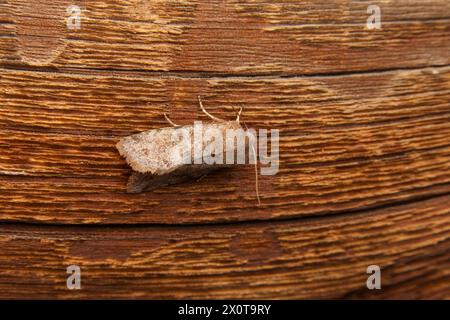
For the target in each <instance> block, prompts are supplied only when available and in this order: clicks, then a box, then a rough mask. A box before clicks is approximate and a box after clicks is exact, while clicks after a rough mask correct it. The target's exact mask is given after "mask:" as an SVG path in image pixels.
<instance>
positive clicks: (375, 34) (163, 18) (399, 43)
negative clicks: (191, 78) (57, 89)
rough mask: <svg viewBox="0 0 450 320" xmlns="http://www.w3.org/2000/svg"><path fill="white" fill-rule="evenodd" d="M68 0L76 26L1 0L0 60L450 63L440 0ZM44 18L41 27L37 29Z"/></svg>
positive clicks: (213, 67)
mask: <svg viewBox="0 0 450 320" xmlns="http://www.w3.org/2000/svg"><path fill="white" fill-rule="evenodd" d="M74 3H77V4H79V5H80V7H81V8H83V12H82V20H81V23H82V25H81V28H80V29H76V30H71V29H67V28H66V27H65V24H66V18H67V16H68V15H67V14H66V13H65V8H66V7H67V1H62V0H60V1H58V2H57V4H56V5H55V4H54V1H51V0H46V1H40V2H36V3H35V4H33V5H32V6H31V7H30V5H29V4H28V1H24V0H8V2H7V3H6V4H3V5H2V11H3V16H4V19H3V20H4V26H3V27H2V29H4V30H3V31H2V33H3V36H4V38H5V41H2V42H3V45H2V46H0V59H1V61H3V63H6V64H13V65H23V64H25V65H29V64H32V65H43V66H46V67H50V66H51V67H56V68H67V67H75V68H82V69H86V68H89V69H110V70H111V69H113V70H130V69H131V70H146V71H182V72H207V73H211V72H212V73H222V74H230V73H233V74H267V73H274V74H316V73H330V72H349V71H357V70H358V71H362V70H373V69H390V68H407V67H417V66H427V65H445V64H449V63H450V60H449V59H450V57H449V55H448V52H449V51H450V43H449V41H448V38H449V37H450V24H449V21H450V5H449V3H448V1H446V0H433V1H431V3H430V2H428V1H427V2H426V3H419V2H418V1H417V2H414V3H411V2H410V1H407V0H402V1H396V2H395V4H394V3H393V2H391V1H348V0H347V1H345V0H333V1H327V3H326V4H320V3H319V2H318V1H313V0H308V1H301V2H299V3H291V2H282V1H280V2H276V3H272V1H267V0H262V1H260V0H256V1H241V0H236V1H226V2H225V1H218V0H217V1H204V0H200V1H198V0H197V1H189V2H187V1H184V0H176V1H143V0H134V1H117V0H107V1H94V0H85V1H74ZM369 4H379V5H380V6H381V7H382V8H383V11H382V18H383V25H382V30H368V29H367V28H366V27H365V26H366V20H367V18H368V17H369V14H368V13H367V12H366V11H367V7H368V6H369ZM26 8H28V9H26ZM33 12H35V13H33ZM37 12H39V14H37ZM42 16H45V18H41V17H42ZM43 21H44V22H45V24H44V26H45V25H47V26H48V28H47V29H46V30H47V31H45V32H38V30H39V29H40V28H39V27H40V26H42V23H43ZM0 30H1V29H0ZM36 38H38V40H36ZM46 49H47V50H46Z"/></svg>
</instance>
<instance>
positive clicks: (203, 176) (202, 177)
mask: <svg viewBox="0 0 450 320" xmlns="http://www.w3.org/2000/svg"><path fill="white" fill-rule="evenodd" d="M207 175H208V173H205V174H204V175H202V176H201V177H200V178H198V179H197V180H196V182H199V181H201V180H203V179H204V178H205V177H206V176H207Z"/></svg>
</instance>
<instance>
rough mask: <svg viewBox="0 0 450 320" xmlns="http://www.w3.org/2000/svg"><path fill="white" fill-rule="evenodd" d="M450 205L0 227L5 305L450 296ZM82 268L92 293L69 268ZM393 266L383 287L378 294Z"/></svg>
mask: <svg viewBox="0 0 450 320" xmlns="http://www.w3.org/2000/svg"><path fill="white" fill-rule="evenodd" d="M448 203H450V196H448V195H447V196H442V197H436V198H432V199H428V200H424V201H420V202H414V203H409V204H402V205H399V206H394V207H390V208H384V209H379V210H375V211H368V212H363V213H358V214H355V213H354V214H350V213H346V214H344V215H342V216H336V217H328V218H320V219H313V220H309V219H301V220H293V221H284V222H261V223H252V224H234V225H224V226H185V227H142V228H136V227H128V228H124V227H114V228H103V227H101V228H100V227H93V228H79V227H48V226H40V227H35V226H34V227H32V226H15V225H1V226H0V245H1V247H2V250H0V265H1V266H2V268H1V271H0V273H1V277H0V298H8V297H11V296H14V297H16V298H54V297H57V298H94V297H95V298H127V299H128V298H160V299H164V298H204V299H205V298H234V299H239V298H272V299H274V298H275V299H282V298H342V297H347V298H361V297H364V298H396V299H399V298H414V299H423V298H426V299H430V298H435V299H448V298H450V296H449V292H450V290H449V289H450V281H448V280H449V278H450V268H449V267H450V250H449V249H450V207H449V206H448ZM73 264H75V265H78V266H80V267H81V286H82V289H81V290H68V289H66V277H67V276H68V275H67V274H66V268H67V266H69V265H73ZM373 264H375V265H378V266H380V267H381V277H382V281H381V285H382V290H379V291H377V290H374V291H369V290H367V288H366V279H367V277H368V275H367V274H366V268H367V266H369V265H373Z"/></svg>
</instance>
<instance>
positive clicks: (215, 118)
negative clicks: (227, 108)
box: [197, 96, 225, 122]
mask: <svg viewBox="0 0 450 320" xmlns="http://www.w3.org/2000/svg"><path fill="white" fill-rule="evenodd" d="M197 98H198V103H199V104H200V108H201V109H202V111H203V112H204V113H205V114H206V115H207V116H208V117H210V118H211V119H213V120H216V121H219V122H225V121H224V120H222V119H219V118H217V117H214V116H213V115H212V114H210V113H209V112H208V111H206V110H205V108H204V107H203V103H202V99H200V96H197Z"/></svg>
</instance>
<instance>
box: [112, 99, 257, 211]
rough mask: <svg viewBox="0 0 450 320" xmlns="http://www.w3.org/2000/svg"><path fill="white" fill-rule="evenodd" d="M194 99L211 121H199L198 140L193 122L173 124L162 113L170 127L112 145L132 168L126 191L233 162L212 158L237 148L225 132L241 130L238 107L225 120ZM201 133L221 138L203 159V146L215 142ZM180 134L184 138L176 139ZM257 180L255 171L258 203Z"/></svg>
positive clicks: (153, 186) (178, 179)
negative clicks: (236, 112) (220, 143)
mask: <svg viewBox="0 0 450 320" xmlns="http://www.w3.org/2000/svg"><path fill="white" fill-rule="evenodd" d="M198 102H199V105H200V108H201V110H202V111H203V112H204V113H205V114H206V115H207V116H208V117H209V118H210V119H211V120H212V121H211V122H207V123H203V124H202V133H201V134H202V136H201V137H200V138H201V139H196V138H198V132H197V131H196V126H195V125H186V126H179V125H176V124H175V123H173V122H172V121H171V120H170V118H169V117H168V116H167V114H164V116H165V118H166V120H167V121H168V122H169V123H170V124H171V127H165V128H160V129H153V130H148V131H144V132H141V133H137V134H134V135H131V136H127V137H124V138H122V139H120V141H119V142H118V143H117V144H116V147H117V149H118V151H119V153H120V155H121V156H123V157H124V158H125V160H126V162H127V163H128V165H129V166H130V167H131V168H132V170H133V171H132V173H131V175H130V177H129V179H128V183H127V192H129V193H140V192H143V191H149V190H153V189H156V188H159V187H162V186H167V185H172V184H176V183H181V182H185V181H188V180H198V179H201V178H202V177H204V176H205V175H207V174H208V173H210V172H212V171H215V170H218V169H220V168H226V167H230V166H233V165H234V164H229V162H225V161H222V162H220V161H219V162H217V161H216V162H215V161H214V160H216V159H218V158H221V159H224V158H225V156H227V157H229V156H230V154H231V153H232V152H233V153H232V157H233V159H234V151H235V150H236V149H237V148H236V141H234V140H233V141H231V142H230V137H229V136H228V135H227V133H228V132H229V131H230V130H243V127H242V126H241V123H240V115H241V112H242V108H240V110H239V112H238V114H237V116H236V119H235V120H232V121H225V120H222V119H219V118H217V117H215V116H213V115H211V114H210V113H208V112H207V111H206V110H205V108H204V107H203V103H202V101H201V99H200V97H198ZM244 124H245V123H244ZM245 127H246V126H245ZM247 129H248V128H247ZM205 132H215V133H216V135H215V137H216V138H217V134H218V135H219V136H222V138H223V139H224V143H223V144H222V145H221V146H219V149H217V148H216V149H215V150H214V151H213V152H211V153H210V156H209V157H206V158H205V156H204V155H205V151H206V149H208V148H210V147H211V145H212V142H215V141H212V140H211V137H209V136H206V135H205V134H204V133H205ZM180 137H181V138H184V139H180ZM199 140H200V141H199ZM213 140H214V139H213ZM247 142H248V141H247V140H246V148H247V149H248V148H251V149H252V151H253V156H254V159H253V160H254V164H255V170H257V162H256V152H255V149H254V145H253V144H251V146H249V145H248V143H247ZM215 147H217V145H215ZM230 149H232V151H230ZM227 159H228V158H227ZM257 179H258V176H257V174H256V193H257V198H258V203H260V201H259V192H258V181H257Z"/></svg>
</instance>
